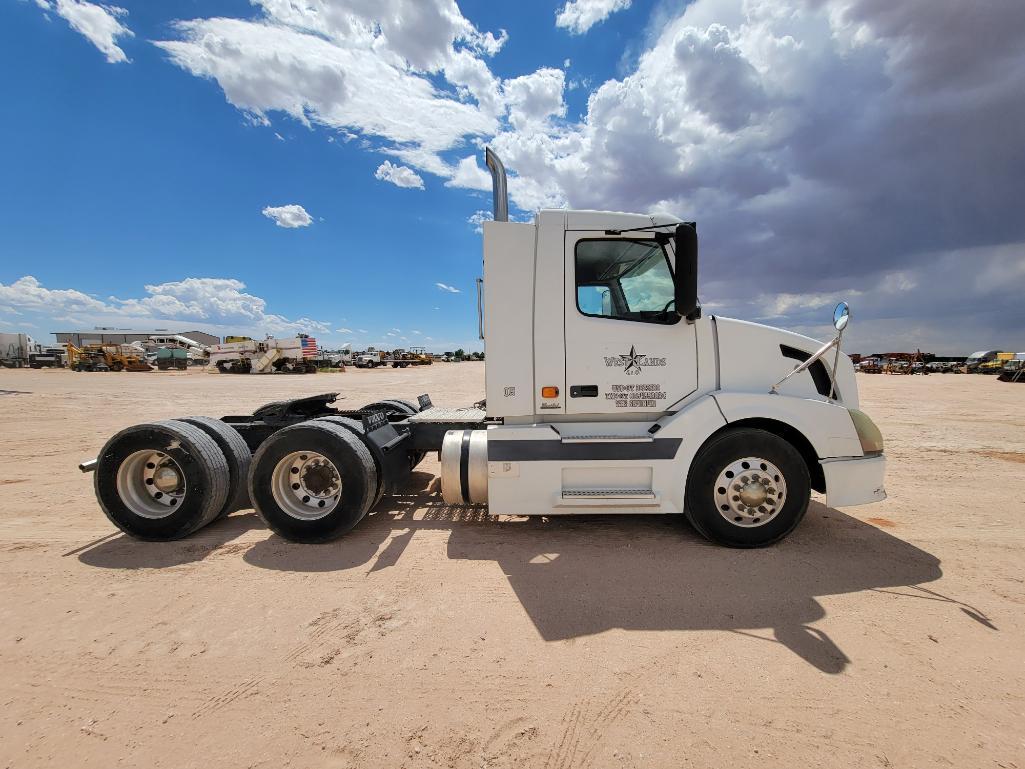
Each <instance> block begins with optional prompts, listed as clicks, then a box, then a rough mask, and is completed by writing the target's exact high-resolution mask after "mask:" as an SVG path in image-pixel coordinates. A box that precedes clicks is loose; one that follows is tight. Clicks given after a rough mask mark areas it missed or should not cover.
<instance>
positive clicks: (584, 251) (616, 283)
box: [575, 238, 680, 323]
mask: <svg viewBox="0 0 1025 769" xmlns="http://www.w3.org/2000/svg"><path fill="white" fill-rule="evenodd" d="M575 263H576V286H577V309H578V310H580V312H581V313H582V314H584V315H591V316H595V317H601V318H614V319H619V320H633V321H641V322H646V323H676V322H678V321H679V319H680V317H679V316H678V315H677V314H676V312H674V311H673V301H674V299H675V296H676V288H675V285H674V283H673V271H672V268H671V267H670V264H669V256H668V254H667V253H666V251H665V248H664V247H663V246H662V244H661V243H659V242H658V241H655V240H628V239H624V238H610V239H595V240H581V241H578V242H577V245H576V252H575Z"/></svg>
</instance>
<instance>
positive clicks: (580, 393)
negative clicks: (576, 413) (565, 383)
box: [569, 385, 598, 398]
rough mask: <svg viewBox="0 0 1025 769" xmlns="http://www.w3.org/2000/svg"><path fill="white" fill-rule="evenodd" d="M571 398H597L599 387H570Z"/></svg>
mask: <svg viewBox="0 0 1025 769" xmlns="http://www.w3.org/2000/svg"><path fill="white" fill-rule="evenodd" d="M569 397H570V398H597V397H598V385H570V386H569Z"/></svg>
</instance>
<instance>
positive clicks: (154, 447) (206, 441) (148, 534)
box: [93, 420, 229, 540]
mask: <svg viewBox="0 0 1025 769" xmlns="http://www.w3.org/2000/svg"><path fill="white" fill-rule="evenodd" d="M228 484H229V470H228V463H227V460H226V459H225V458H224V455H223V454H222V453H221V450H220V449H219V448H218V447H217V444H216V443H215V442H214V440H213V439H212V438H211V437H210V436H208V435H207V434H206V433H204V432H203V431H202V430H200V429H199V428H198V427H196V426H195V425H191V424H186V423H185V422H179V421H177V420H168V421H166V422H154V423H150V424H141V425H135V426H134V427H129V428H127V429H126V430H122V431H121V432H119V433H118V434H117V435H115V436H114V437H113V438H111V439H110V440H109V441H107V444H106V445H105V446H104V447H103V450H102V451H101V452H100V456H99V458H98V461H97V465H96V471H95V473H94V477H93V487H94V488H95V490H96V498H97V499H98V500H99V503H100V507H101V508H102V509H103V512H104V514H105V515H106V516H107V518H109V519H110V521H111V522H112V523H113V524H114V525H115V526H117V527H118V528H119V529H121V531H123V532H125V533H126V534H130V535H132V536H133V537H138V538H140V539H152V540H170V539H180V538H181V537H186V536H188V535H189V534H191V533H192V532H194V531H196V530H197V529H199V528H201V527H203V526H205V525H206V524H208V523H210V522H211V521H213V520H214V519H215V518H216V517H217V516H218V514H219V513H220V512H221V510H222V508H223V507H224V504H225V502H226V500H227V497H228Z"/></svg>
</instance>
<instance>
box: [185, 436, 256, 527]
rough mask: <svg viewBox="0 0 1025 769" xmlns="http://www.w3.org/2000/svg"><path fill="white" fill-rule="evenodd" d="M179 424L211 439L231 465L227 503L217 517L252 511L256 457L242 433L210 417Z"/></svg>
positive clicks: (229, 468) (229, 465)
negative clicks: (251, 479) (251, 474)
mask: <svg viewBox="0 0 1025 769" xmlns="http://www.w3.org/2000/svg"><path fill="white" fill-rule="evenodd" d="M180 421H182V422H187V423H188V424H190V425H195V426H196V427H198V428H199V429H200V430H202V431H203V432H204V433H206V434H207V435H208V436H210V437H211V438H212V439H213V441H214V443H216V444H217V447H218V448H219V449H220V450H221V453H222V454H224V458H225V459H226V460H227V462H228V499H227V500H226V501H225V503H224V507H223V508H222V509H221V512H220V514H219V515H218V516H217V517H218V518H223V517H224V516H226V515H231V514H232V513H233V512H235V511H236V510H244V509H246V508H247V507H249V506H250V505H249V467H250V465H251V464H252V462H253V453H252V452H251V451H250V450H249V446H248V445H247V444H246V442H245V440H244V439H243V438H242V436H241V435H240V434H239V431H238V430H236V429H235V428H234V427H232V426H231V425H229V424H227V423H226V422H222V421H221V420H220V419H213V418H211V417H182V418H181V420H180Z"/></svg>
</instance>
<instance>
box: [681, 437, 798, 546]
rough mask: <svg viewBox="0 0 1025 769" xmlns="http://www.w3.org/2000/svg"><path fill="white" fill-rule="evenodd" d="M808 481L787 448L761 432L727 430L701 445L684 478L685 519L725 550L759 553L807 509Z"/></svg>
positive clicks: (795, 521)
mask: <svg viewBox="0 0 1025 769" xmlns="http://www.w3.org/2000/svg"><path fill="white" fill-rule="evenodd" d="M810 496H811V479H810V478H809V475H808V467H807V465H806V464H805V462H804V459H803V458H802V457H801V455H800V453H798V451H797V449H795V448H794V447H793V446H792V445H791V444H790V443H788V442H787V441H785V440H783V439H782V438H780V437H779V436H777V435H774V434H772V433H770V432H766V431H765V430H756V429H750V428H741V429H737V430H730V431H728V432H726V433H723V434H722V435H720V436H718V437H716V438H713V439H712V440H711V441H710V442H709V443H708V444H706V445H705V446H704V447H703V448H702V449H701V451H700V452H699V454H698V456H697V457H695V459H694V462H693V464H692V465H691V470H690V474H689V475H688V477H687V494H686V510H685V512H686V515H687V518H688V520H689V521H690V522H691V524H692V525H693V526H694V528H695V529H697V530H698V532H700V533H701V534H702V535H704V536H705V537H707V538H708V539H710V540H712V541H713V542H717V543H719V544H721V545H727V546H729V547H762V546H764V545H769V544H772V543H773V542H777V541H779V540H780V539H782V538H783V537H785V536H787V535H788V534H789V533H790V532H791V531H793V530H794V528H795V527H796V526H797V524H799V523H800V522H801V519H802V518H803V517H804V514H805V512H806V511H807V509H808V501H809V499H810Z"/></svg>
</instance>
